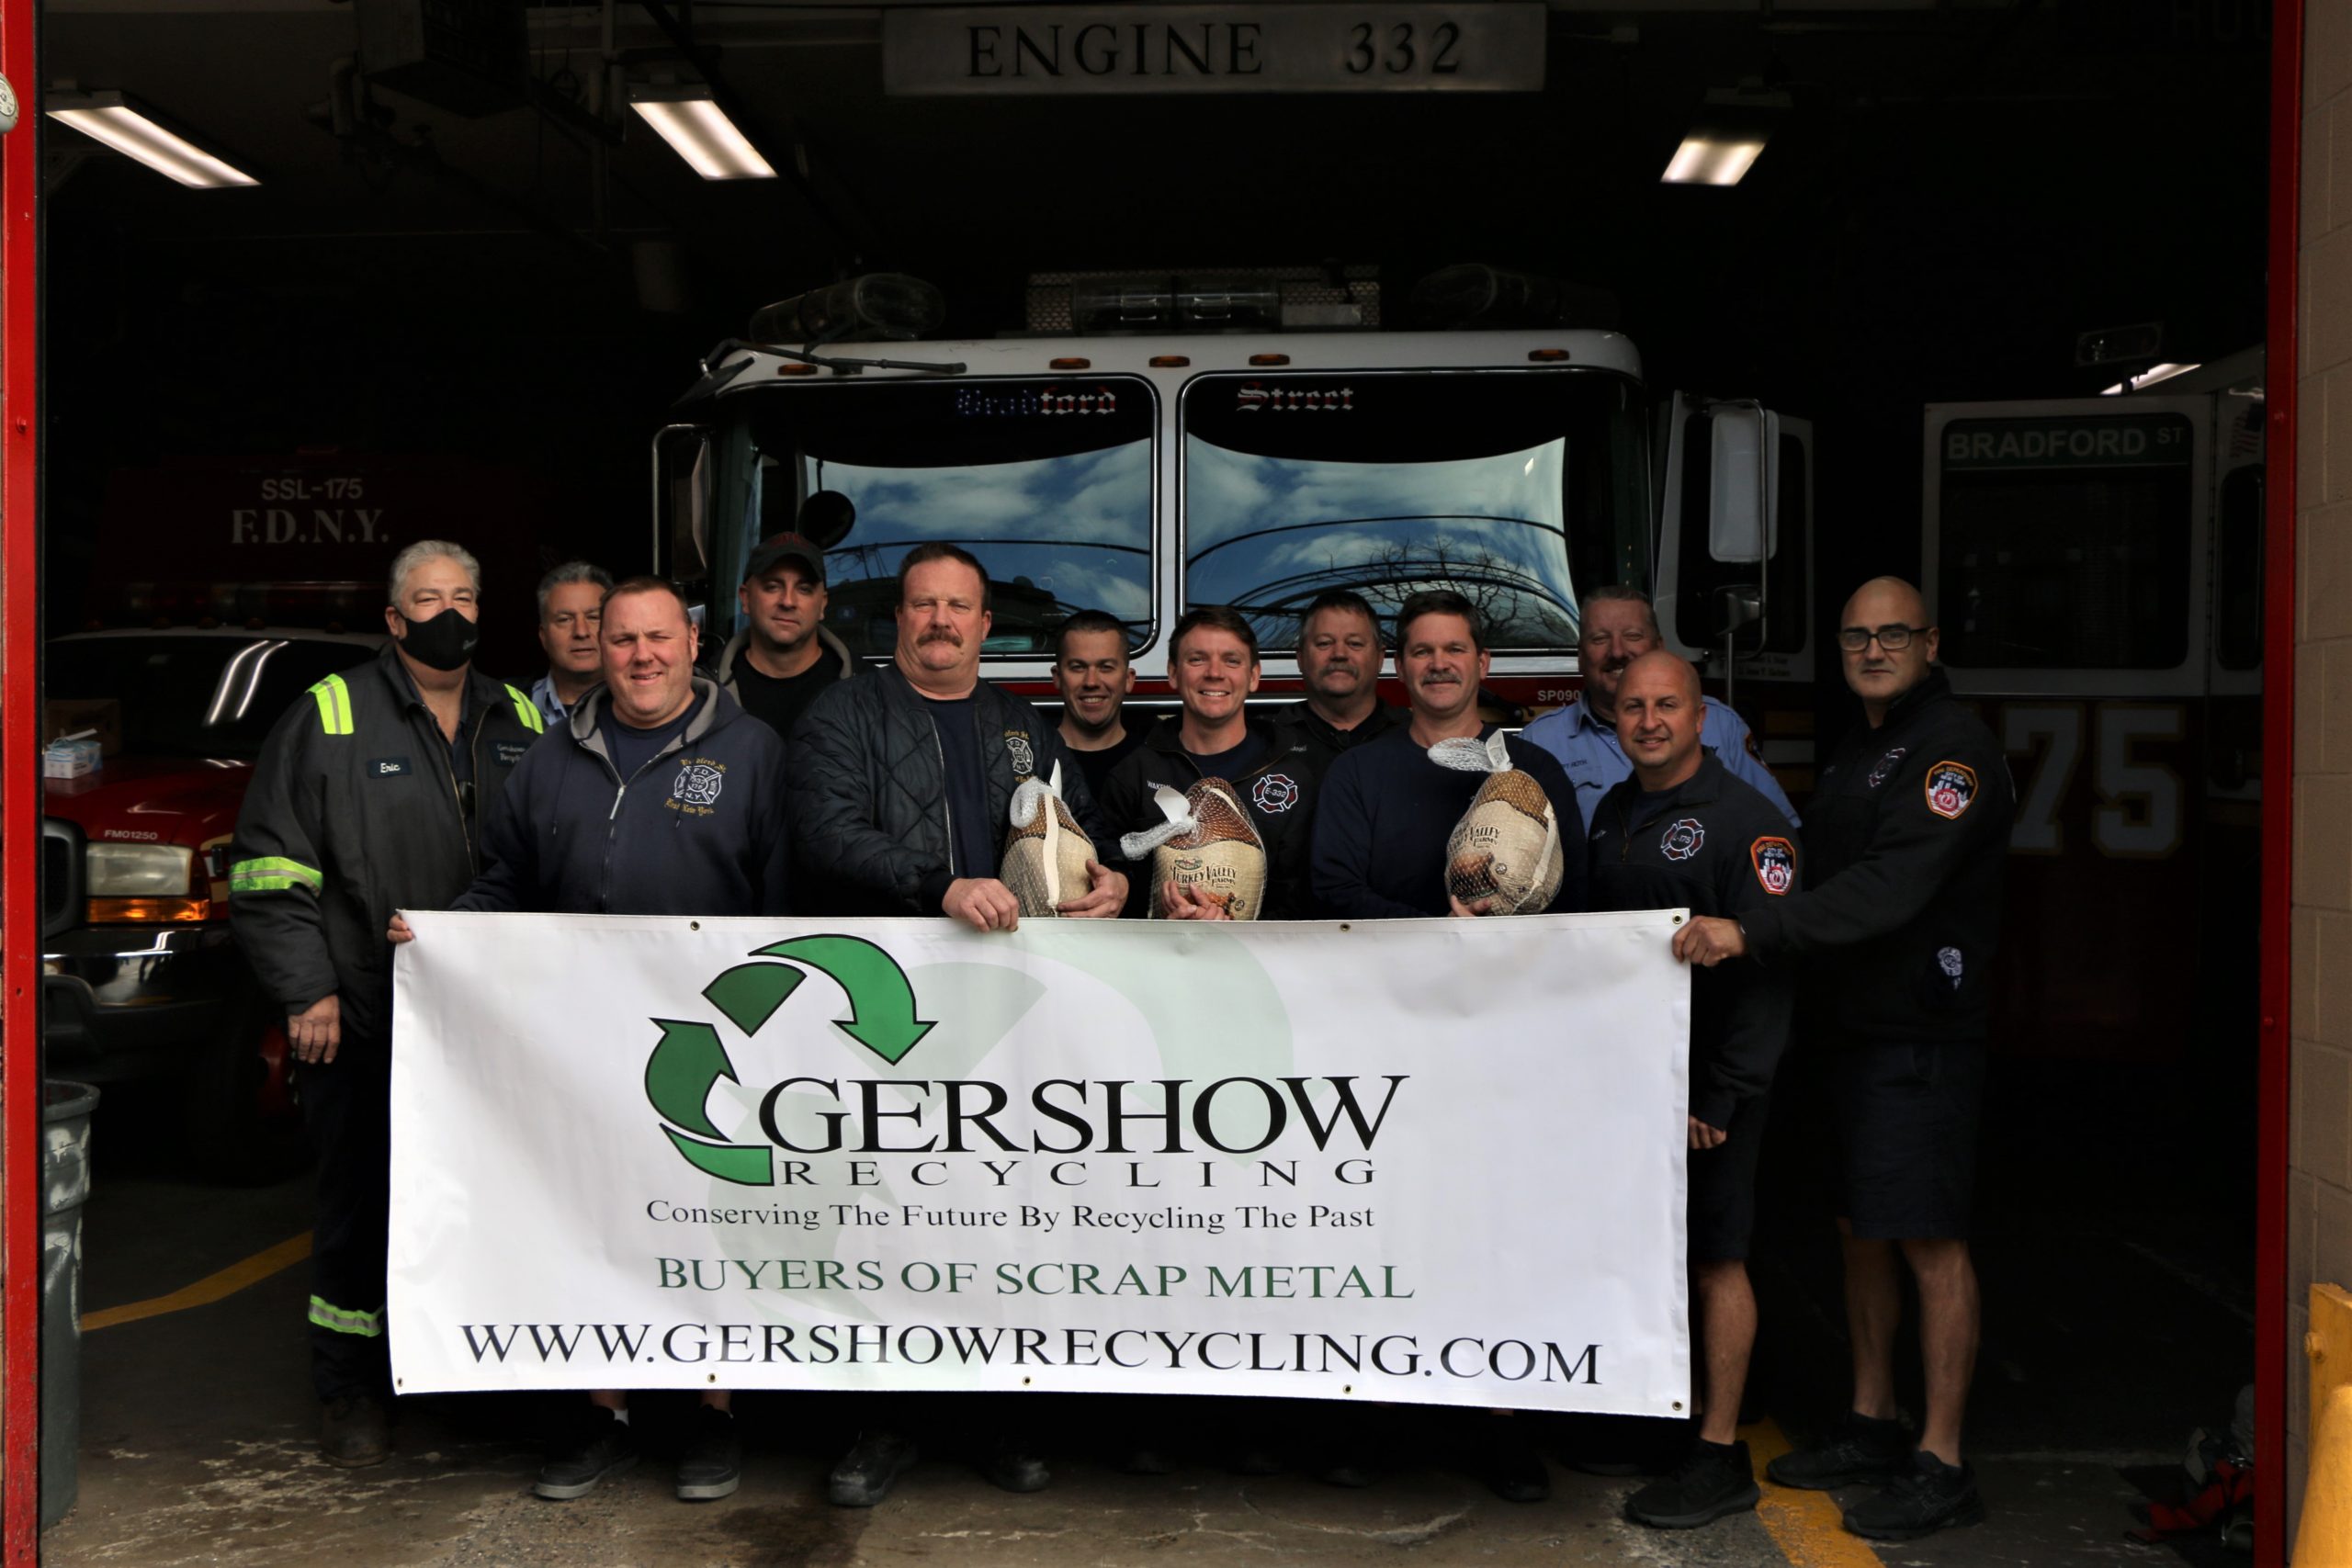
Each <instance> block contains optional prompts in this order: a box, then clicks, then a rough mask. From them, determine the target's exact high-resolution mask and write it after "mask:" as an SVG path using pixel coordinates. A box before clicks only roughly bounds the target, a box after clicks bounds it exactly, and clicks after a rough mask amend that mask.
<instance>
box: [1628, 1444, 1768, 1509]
mask: <svg viewBox="0 0 2352 1568" xmlns="http://www.w3.org/2000/svg"><path fill="white" fill-rule="evenodd" d="M1763 1495H1764V1494H1763V1491H1762V1489H1760V1488H1759V1487H1758V1485H1757V1484H1756V1467H1755V1465H1754V1464H1753V1463H1752V1462H1751V1461H1749V1459H1748V1457H1747V1444H1746V1443H1745V1442H1732V1443H1711V1442H1708V1441H1707V1440H1706V1439H1705V1438H1696V1439H1693V1441H1692V1442H1691V1453H1690V1456H1689V1457H1688V1458H1686V1459H1685V1460H1684V1461H1682V1463H1681V1464H1680V1465H1679V1467H1677V1468H1676V1469H1675V1471H1674V1472H1672V1473H1671V1474H1669V1475H1667V1476H1665V1477H1662V1478H1661V1479H1659V1480H1657V1481H1653V1482H1651V1483H1649V1484H1648V1485H1647V1486H1645V1487H1643V1488H1642V1489H1641V1490H1640V1491H1639V1492H1636V1493H1634V1495H1632V1496H1631V1497H1628V1498H1626V1499H1625V1517H1627V1518H1629V1519H1631V1520H1633V1521H1634V1523H1635V1524H1637V1525H1650V1526H1653V1527H1655V1528H1657V1529H1668V1530H1687V1529H1695V1528H1697V1527H1698V1526H1700V1525H1703V1524H1707V1523H1710V1522H1712V1521H1713V1520H1715V1519H1720V1518H1722V1517H1724V1515H1725V1514H1738V1513H1745V1512H1746V1511H1747V1510H1748V1509H1750V1508H1753V1507H1754V1506H1756V1503H1757V1499H1758V1498H1759V1497H1761V1496H1763Z"/></svg>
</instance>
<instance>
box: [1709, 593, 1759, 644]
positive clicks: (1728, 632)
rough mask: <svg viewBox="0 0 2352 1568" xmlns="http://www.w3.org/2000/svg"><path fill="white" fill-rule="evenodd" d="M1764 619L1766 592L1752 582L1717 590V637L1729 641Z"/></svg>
mask: <svg viewBox="0 0 2352 1568" xmlns="http://www.w3.org/2000/svg"><path fill="white" fill-rule="evenodd" d="M1763 618H1764V591H1763V590H1762V589H1761V588H1758V586H1756V585H1755V584H1754V583H1752V582H1735V583H1733V584H1731V585H1730V586H1728V587H1724V588H1718V589H1716V590H1715V636H1716V637H1719V638H1723V639H1725V640H1728V639H1730V638H1732V637H1736V636H1738V635H1739V634H1740V633H1741V632H1743V631H1745V630H1747V628H1748V627H1749V626H1754V625H1756V624H1757V623H1758V621H1761V620H1762V619H1763Z"/></svg>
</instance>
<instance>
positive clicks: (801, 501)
mask: <svg viewBox="0 0 2352 1568" xmlns="http://www.w3.org/2000/svg"><path fill="white" fill-rule="evenodd" d="M1416 298H1417V302H1419V303H1422V304H1423V305H1424V306H1427V305H1428V304H1429V302H1430V301H1431V300H1435V301H1437V304H1438V308H1439V309H1440V310H1447V309H1451V311H1452V313H1453V315H1454V316H1456V317H1457V318H1460V319H1463V320H1465V321H1467V322H1468V323H1469V324H1467V325H1464V326H1460V327H1455V328H1450V329H1447V330H1421V331H1394V330H1390V331H1383V330H1380V328H1381V324H1382V323H1381V316H1380V301H1379V289H1378V284H1377V282H1376V281H1375V280H1374V279H1373V278H1372V277H1371V276H1369V275H1368V274H1364V273H1361V272H1351V271H1347V270H1344V269H1342V270H1340V271H1333V270H1331V269H1325V268H1295V269H1280V268H1276V269H1267V270H1264V271H1261V272H1258V273H1253V274H1249V275H1244V276H1231V275H1227V276H1218V277H1216V278H1214V279H1197V278H1192V277H1187V276H1182V275H1176V276H1167V277H1148V278H1136V277H1133V276H1108V275H1082V274H1057V275H1042V276H1037V277H1033V278H1032V280H1031V284H1030V288H1029V310H1028V318H1027V326H1026V329H1025V330H1023V331H1021V332H1018V333H1007V334H1005V335H1001V336H998V337H994V338H988V339H978V340H965V341H946V342H942V341H921V342H914V341H911V340H914V339H917V338H921V337H922V334H923V333H924V332H925V331H926V330H927V328H928V326H929V324H930V323H931V322H932V321H935V320H936V319H937V318H938V315H939V311H940V309H941V306H940V301H939V300H938V299H937V297H936V292H935V291H933V290H930V289H929V288H928V287H927V286H925V285H922V284H920V283H918V282H915V281H914V280H911V279H899V278H878V279H876V278H870V279H863V280H857V281H854V282H852V283H848V284H842V285H837V286H835V287H834V288H831V289H828V290H824V291H821V292H820V293H819V294H813V295H809V296H803V297H800V298H799V299H794V300H790V301H786V303H785V304H784V305H780V306H774V307H770V308H769V310H766V311H763V312H762V314H761V316H760V317H759V318H758V319H756V320H755V321H754V322H753V325H752V331H751V333H750V334H749V338H748V339H747V340H746V341H742V342H730V343H728V344H721V345H720V347H719V348H718V350H716V351H714V352H713V354H712V355H710V356H709V357H708V358H707V360H706V361H705V364H704V374H703V376H702V378H700V380H698V381H697V382H696V383H695V385H694V386H693V387H692V388H691V389H689V390H688V391H687V393H686V394H685V395H684V398H683V399H681V400H680V401H679V403H678V404H677V405H676V408H675V411H674V413H673V423H671V424H669V425H668V426H666V427H665V428H664V429H663V430H662V432H661V433H660V434H658V435H657V437H656V438H655V441H654V444H653V446H654V452H653V456H654V503H655V513H656V521H655V537H654V541H653V543H654V548H655V550H656V553H657V556H658V558H661V559H662V561H663V563H664V567H665V570H668V571H669V572H670V573H671V574H672V575H673V576H675V577H677V578H679V579H680V580H682V581H687V582H688V583H690V584H691V585H694V586H695V587H698V588H699V589H700V590H702V591H703V592H704V593H705V594H706V596H707V599H708V614H709V616H710V618H711V619H710V626H709V628H708V631H707V634H706V635H717V636H719V637H724V636H726V635H728V634H729V633H730V632H731V631H732V629H733V625H734V618H735V614H736V606H735V602H734V595H733V593H732V592H729V590H730V589H731V588H732V586H733V585H734V584H735V583H736V582H737V581H739V580H740V579H741V568H742V563H743V561H744V559H745V558H746V556H747V554H748V552H749V551H750V550H751V548H752V546H753V545H754V544H756V543H757V542H758V541H759V540H760V539H761V538H763V537H764V536H767V535H770V534H773V533H775V532H778V531H780V530H783V529H786V528H791V527H795V526H797V525H801V520H802V517H803V509H804V508H805V507H807V506H808V505H809V501H810V498H811V497H812V496H817V495H820V494H827V495H829V496H831V497H840V498H845V499H846V501H847V502H848V503H849V504H848V505H847V506H846V507H839V506H836V507H835V508H834V509H833V510H832V511H831V513H828V516H829V517H830V518H831V528H832V529H833V530H838V531H837V532H830V531H829V532H827V534H826V536H822V537H820V538H819V540H818V542H819V543H820V544H822V545H824V546H826V547H827V549H828V554H827V562H826V571H827V577H828V580H829V581H828V585H829V588H830V592H831V607H830V610H829V615H830V618H831V626H832V629H833V630H834V631H835V632H837V633H838V634H840V635H841V637H842V638H843V640H844V641H845V642H846V643H847V644H848V646H849V647H850V648H851V649H853V650H854V652H856V653H858V654H860V655H864V656H869V657H877V658H878V657H883V656H887V655H888V652H889V651H890V649H891V646H892V640H893V635H894V634H893V629H892V624H891V618H890V612H891V608H892V604H893V601H894V598H895V581H894V579H895V575H896V572H897V570H898V566H899V560H900V558H902V557H903V556H904V555H905V554H906V552H907V550H908V549H909V548H910V547H913V546H915V545H917V544H920V543H922V542H924V541H926V540H933V539H948V540H953V541H955V542H956V543H958V544H962V545H964V546H966V547H969V548H970V549H972V550H973V551H974V553H975V554H977V555H978V557H979V558H980V559H981V560H982V561H983V562H984V563H985V564H986V565H987V567H988V570H989V573H990V579H991V582H990V587H991V593H992V596H993V599H994V608H995V618H994V629H993V631H992V632H991V634H990V636H989V639H988V642H987V645H986V648H985V649H984V652H983V671H984V673H986V674H987V675H988V676H989V678H990V679H992V680H996V681H999V682H1003V683H1005V684H1007V685H1009V686H1011V687H1012V688H1013V689H1016V690H1020V691H1023V692H1026V693H1029V694H1046V695H1050V694H1051V692H1052V687H1051V685H1050V680H1049V678H1050V671H1051V665H1052V658H1053V646H1054V633H1055V629H1056V627H1057V626H1058V625H1059V624H1060V622H1061V621H1062V620H1063V619H1064V618H1065V617H1066V616H1068V615H1070V614H1071V613H1072V612H1074V611H1077V610H1081V609H1099V610H1103V611H1107V612H1108V613H1109V614H1111V615H1114V616H1115V617H1117V618H1118V619H1119V620H1120V621H1122V622H1123V623H1124V624H1125V626H1126V627H1127V630H1128V638H1129V642H1130V645H1131V646H1132V648H1133V649H1134V656H1135V661H1136V674H1137V688H1136V691H1137V701H1138V702H1140V703H1142V704H1144V705H1155V704H1165V703H1166V701H1167V692H1168V687H1167V683H1166V678H1165V677H1166V659H1167V637H1168V634H1169V630H1170V627H1171V626H1173V625H1174V623H1175V621H1176V619H1177V617H1178V616H1180V615H1182V614H1183V613H1184V611H1185V610H1186V609H1188V608H1189V607H1191V606H1193V605H1195V604H1229V605H1233V606H1235V607H1237V608H1238V609H1240V610H1242V611H1243V612H1244V613H1245V614H1247V615H1250V618H1251V620H1252V622H1253V624H1254V626H1255V627H1256V629H1257V632H1258V635H1259V639H1260V643H1261V648H1262V649H1263V650H1264V654H1265V658H1264V684H1263V686H1262V688H1261V700H1279V699H1281V698H1282V697H1284V696H1286V695H1295V694H1296V693H1297V692H1298V690H1299V689H1300V687H1299V682H1298V678H1297V660H1296V658H1295V640H1296V630H1297V623H1298V618H1299V615H1300V613H1301V611H1302V610H1303V609H1304V607H1305V606H1306V604H1308V603H1309V602H1310V601H1312V600H1313V599H1314V598H1315V596H1316V595H1317V593H1319V592H1324V591H1326V590H1328V589H1334V588H1348V589H1353V590H1355V591H1356V592H1360V593H1362V594H1363V595H1364V597H1365V598H1366V599H1367V600H1368V601H1370V602H1371V604H1373V606H1374V610H1375V612H1376V613H1377V614H1378V615H1380V617H1381V618H1382V620H1383V622H1384V627H1385V629H1390V628H1392V626H1393V617H1394V615H1395V613H1396V611H1397V607H1398V606H1399V605H1400V604H1402V602H1403V600H1404V598H1405V597H1406V596H1407V595H1408V594H1409V593H1411V592H1414V591H1416V590H1418V589H1422V588H1432V587H1448V588H1453V589H1455V590H1457V591H1459V592H1462V593H1464V594H1465V595H1467V596H1468V597H1469V598H1470V600H1471V601H1472V602H1473V603H1474V604H1476V605H1477V606H1478V607H1479V609H1480V611H1481V612H1482V614H1483V615H1484V617H1485V619H1486V621H1487V626H1488V629H1489V641H1490V645H1491V648H1492V650H1493V655H1494V658H1493V670H1492V674H1491V676H1490V678H1489V682H1488V687H1487V701H1488V704H1489V705H1490V707H1492V708H1493V709H1494V710H1495V711H1496V712H1497V714H1498V716H1501V717H1503V718H1505V719H1506V720H1507V721H1510V722H1518V721H1522V720H1524V719H1525V718H1526V717H1529V716H1532V715H1534V714H1536V713H1539V712H1542V711H1544V710H1545V709H1548V708H1551V707H1555V706H1557V705H1560V704H1562V703H1564V702H1566V700H1568V698H1569V697H1571V696H1572V695H1573V694H1574V692H1575V689H1576V675H1577V665H1576V643H1577V612H1576V605H1577V596H1578V594H1579V593H1580V592H1582V591H1583V590H1584V589H1586V588H1588V587H1590V586H1593V585H1597V584H1603V583H1631V584H1635V585H1638V586H1642V587H1645V588H1649V587H1652V586H1653V585H1656V587H1657V592H1659V594H1660V610H1661V618H1662V619H1663V620H1665V621H1666V622H1667V623H1668V631H1669V632H1670V633H1671V634H1672V636H1673V637H1674V638H1675V640H1676V641H1677V642H1678V644H1679V645H1681V646H1684V647H1685V648H1686V649H1690V650H1691V651H1696V652H1698V653H1700V654H1701V655H1702V656H1706V655H1713V656H1715V657H1716V659H1717V662H1718V663H1719V664H1721V663H1722V662H1723V661H1724V660H1725V659H1729V660H1732V661H1733V664H1732V668H1734V669H1735V670H1736V671H1737V672H1739V673H1743V674H1747V675H1749V676H1756V675H1763V674H1771V675H1773V676H1775V677H1777V678H1778V679H1780V680H1782V681H1802V680H1804V679H1806V678H1807V677H1808V676H1809V675H1810V672H1811V663H1810V660H1811V651H1812V650H1811V647H1810V635H1811V621H1812V617H1811V615H1810V614H1809V613H1808V608H1807V607H1808V604H1809V599H1808V594H1809V592H1810V590H1809V586H1808V584H1807V583H1806V581H1805V578H1804V549H1805V541H1806V540H1807V538H1809V536H1810V526H1811V513H1810V503H1811V491H1810V486H1809V482H1808V480H1807V479H1806V472H1807V466H1806V463H1805V460H1804V459H1805V457H1806V456H1807V454H1808V453H1809V449H1810V440H1811V435H1810V432H1809V430H1808V429H1807V428H1806V427H1805V426H1804V424H1803V423H1802V422H1800V421H1796V420H1789V419H1781V418H1780V417H1779V416H1777V415H1775V414H1774V413H1772V412H1770V411H1768V410H1765V409H1762V408H1761V407H1759V406H1758V405H1757V404H1756V403H1755V402H1753V401H1752V400H1750V401H1736V400H1730V401H1727V400H1705V399H1699V398H1693V397H1688V396H1677V397H1674V398H1670V399H1667V400H1657V399H1653V398H1652V397H1651V396H1650V394H1649V392H1648V390H1647V389H1645V386H1644V384H1643V380H1642V366H1641V359H1640V355H1639V354H1638V353H1637V352H1636V350H1635V348H1634V344H1633V343H1632V342H1631V341H1630V340H1629V339H1628V338H1626V337H1625V336H1624V335H1623V333H1618V332H1614V331H1609V330H1599V329H1591V328H1576V327H1561V326H1555V325H1544V324H1540V323H1541V322H1542V321H1546V320H1562V319H1568V318H1570V317H1572V316H1573V315H1574V314H1575V310H1574V308H1573V306H1574V301H1573V300H1569V299H1564V298H1563V297H1562V296H1561V295H1560V294H1559V293H1558V292H1557V291H1556V290H1555V291H1550V292H1547V291H1546V289H1545V288H1544V286H1543V285H1541V284H1540V282H1538V281H1536V280H1529V279H1525V278H1519V277H1514V276H1512V275H1508V274H1498V273H1495V272H1492V271H1490V270H1488V269H1484V268H1464V269H1453V271H1452V272H1451V273H1450V274H1448V275H1441V276H1437V277H1435V278H1433V279H1431V280H1429V283H1428V284H1427V285H1425V286H1424V287H1423V288H1419V289H1417V290H1416ZM1465 299H1466V301H1467V302H1466V305H1465V304H1464V300H1465ZM1493 321H1517V322H1519V323H1521V324H1510V325H1487V324H1484V323H1487V322H1493ZM1528 322H1535V323H1538V324H1525V323H1528ZM1783 451H1785V452H1786V453H1787V454H1788V455H1789V456H1788V457H1786V458H1783V457H1781V453H1782V452H1783ZM803 531H809V529H808V528H806V527H804V530H803ZM1389 696H1390V698H1391V700H1397V698H1398V697H1399V696H1400V694H1398V693H1397V691H1396V690H1395V689H1394V688H1393V687H1392V688H1391V690H1390V693H1389ZM1807 746H1808V750H1807V757H1808V760H1809V755H1810V752H1809V742H1807Z"/></svg>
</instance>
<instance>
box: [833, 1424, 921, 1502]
mask: <svg viewBox="0 0 2352 1568" xmlns="http://www.w3.org/2000/svg"><path fill="white" fill-rule="evenodd" d="M919 1457H921V1456H920V1455H919V1454H918V1453H917V1451H916V1450H915V1445H914V1443H913V1442H912V1440H911V1439H910V1438H906V1437H904V1436H902V1435H901V1434H899V1433H897V1432H891V1431H885V1430H883V1429H881V1428H879V1427H876V1428H875V1429H873V1430H870V1431H865V1432H860V1433H859V1434H858V1435H857V1441H856V1442H854V1443H853V1444H851V1445H850V1450H849V1452H847V1453H845V1454H843V1455H842V1459H841V1462H840V1463H839V1464H836V1465H835V1466H833V1472H832V1474H831V1475H830V1476H828V1477H826V1480H825V1499H826V1501H827V1502H830V1503H831V1504H832V1505H833V1506H835V1507H836V1508H870V1507H872V1506H874V1505H875V1504H876V1503H879V1502H880V1501H882V1499H883V1498H885V1497H888V1495H890V1486H891V1483H893V1482H895V1481H897V1480H898V1479H899V1474H900V1472H903V1471H905V1470H906V1468H907V1467H908V1466H909V1465H911V1464H913V1463H914V1462H915V1461H916V1459H918V1458H919Z"/></svg>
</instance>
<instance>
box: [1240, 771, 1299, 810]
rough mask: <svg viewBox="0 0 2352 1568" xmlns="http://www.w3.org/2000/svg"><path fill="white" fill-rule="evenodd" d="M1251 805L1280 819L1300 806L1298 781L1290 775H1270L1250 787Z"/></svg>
mask: <svg viewBox="0 0 2352 1568" xmlns="http://www.w3.org/2000/svg"><path fill="white" fill-rule="evenodd" d="M1297 804H1298V781H1297V780H1296V779H1295V778H1293V777H1291V776H1290V775H1289V774H1288V773H1268V774H1267V775H1266V776H1265V777H1263V778H1261V779H1260V780H1259V781H1258V782H1257V783H1256V784H1253V785H1251V786H1250V805H1252V806H1254V807H1257V808H1258V809H1259V810H1261V811H1262V812H1264V813H1266V815H1268V816H1269V817H1279V816H1281V815H1282V814H1283V812H1285V811H1288V810H1289V809H1290V808H1291V807H1294V806H1296V805H1297Z"/></svg>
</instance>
